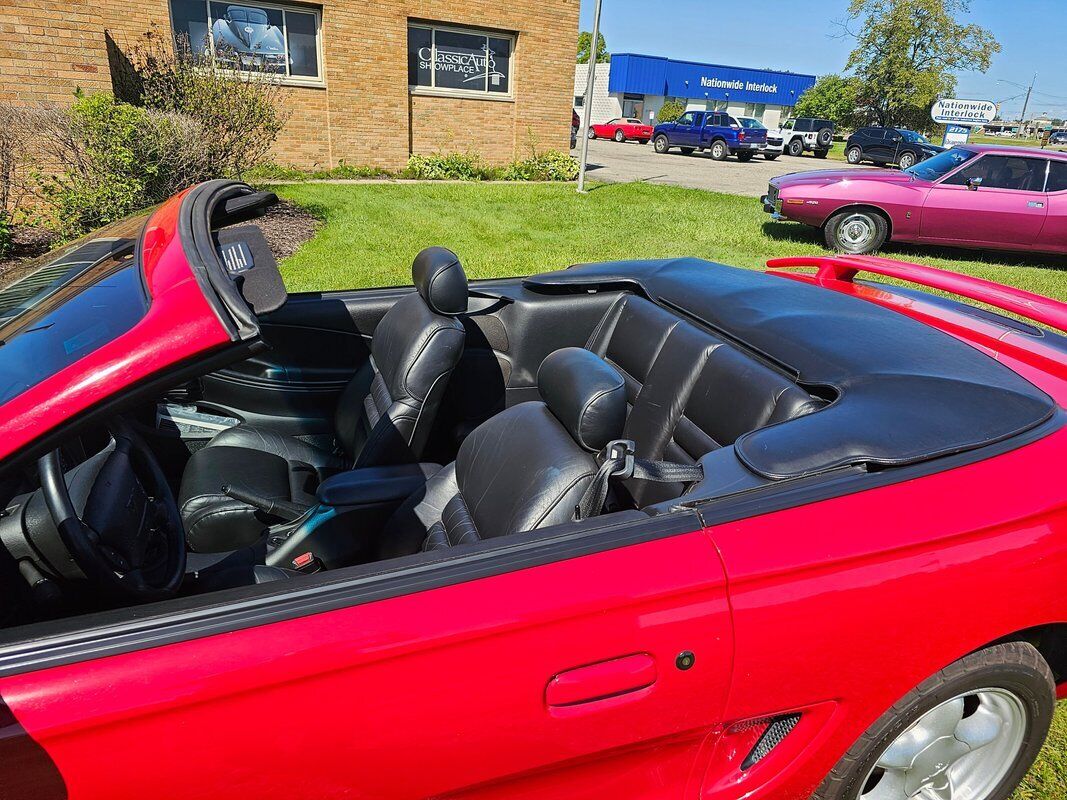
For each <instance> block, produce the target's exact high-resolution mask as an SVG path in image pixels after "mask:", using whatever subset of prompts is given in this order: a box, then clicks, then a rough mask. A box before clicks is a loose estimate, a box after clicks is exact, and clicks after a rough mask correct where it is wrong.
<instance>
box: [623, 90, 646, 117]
mask: <svg viewBox="0 0 1067 800" xmlns="http://www.w3.org/2000/svg"><path fill="white" fill-rule="evenodd" d="M622 115H623V116H624V117H629V118H631V119H640V120H644V118H645V96H644V95H643V94H624V95H623V96H622Z"/></svg>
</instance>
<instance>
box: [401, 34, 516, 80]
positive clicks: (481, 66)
mask: <svg viewBox="0 0 1067 800" xmlns="http://www.w3.org/2000/svg"><path fill="white" fill-rule="evenodd" d="M436 50H437V59H436V61H434V60H433V56H434V53H433V50H432V49H431V48H429V47H423V48H421V49H420V50H419V69H429V68H430V64H431V62H432V63H433V67H434V70H435V71H437V72H438V73H442V72H451V73H454V74H456V75H459V76H460V77H461V78H462V80H463V82H464V83H469V82H471V81H477V80H482V81H484V80H485V78H486V76H487V75H488V77H489V81H490V82H491V83H492V84H493V85H494V86H498V85H499V84H500V81H501V79H502V78H504V77H505V75H504V73H503V72H500V71H499V70H498V69H497V68H496V59H495V58H494V55H495V53H494V52H493V51H492V50H491V49H490V48H489V46H488V45H487V44H486V45H482V50H481V52H477V51H470V50H459V49H455V50H453V49H449V48H445V47H437V48H436Z"/></svg>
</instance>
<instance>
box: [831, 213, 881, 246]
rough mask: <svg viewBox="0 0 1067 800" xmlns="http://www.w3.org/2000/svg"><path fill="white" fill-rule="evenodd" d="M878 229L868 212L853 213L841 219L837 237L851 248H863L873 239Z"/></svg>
mask: <svg viewBox="0 0 1067 800" xmlns="http://www.w3.org/2000/svg"><path fill="white" fill-rule="evenodd" d="M876 232H877V229H876V228H875V226H874V221H873V220H872V219H871V218H870V217H868V216H867V215H866V214H851V215H849V216H847V217H845V218H844V219H843V220H841V224H840V225H839V226H838V229H837V238H838V239H840V240H841V244H843V245H845V247H847V248H848V249H850V250H862V249H863V248H865V247H867V245H869V244H870V243H871V241H873V239H874V237H875V234H876Z"/></svg>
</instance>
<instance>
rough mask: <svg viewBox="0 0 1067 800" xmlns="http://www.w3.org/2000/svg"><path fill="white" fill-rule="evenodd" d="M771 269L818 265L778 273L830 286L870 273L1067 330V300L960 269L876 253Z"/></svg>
mask: <svg viewBox="0 0 1067 800" xmlns="http://www.w3.org/2000/svg"><path fill="white" fill-rule="evenodd" d="M767 266H768V267H770V269H772V270H780V269H792V268H796V267H815V270H816V271H815V274H814V275H813V276H810V277H809V276H799V275H792V274H790V273H787V272H783V273H778V274H780V275H782V276H783V277H786V278H794V279H805V280H809V281H810V282H812V283H815V284H817V285H820V286H825V287H826V288H828V289H832V288H834V287H833V285H832V282H842V283H850V284H851V283H853V282H854V279H855V277H856V275H857V274H858V273H860V272H867V273H870V274H872V275H882V276H885V277H887V278H896V279H898V280H902V281H907V282H909V283H915V284H918V285H920V286H927V287H929V288H931V289H938V290H940V291H943V292H948V293H950V294H954V295H958V296H960V297H966V298H968V299H970V300H977V301H978V302H980V303H985V304H986V305H989V306H992V307H993V308H997V309H1000V310H1001V311H1007V312H1008V313H1011V314H1015V315H1017V316H1020V317H1023V318H1024V319H1028V320H1032V321H1034V322H1037V323H1040V324H1042V325H1047V326H1048V327H1050V328H1055V329H1057V330H1061V331H1067V303H1061V302H1060V301H1059V300H1053V299H1051V298H1049V297H1043V296H1041V295H1039V294H1034V293H1033V292H1027V291H1025V290H1023V289H1015V288H1012V287H1010V286H1004V285H1002V284H999V283H994V282H993V281H987V280H985V279H984V278H974V277H971V276H970V275H962V274H960V273H958V272H950V271H948V270H943V269H937V268H935V267H924V266H922V265H921V264H909V263H905V262H902V261H893V260H892V259H888V258H878V257H877V256H795V257H790V258H773V259H771V260H770V261H768V262H767Z"/></svg>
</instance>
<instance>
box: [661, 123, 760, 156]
mask: <svg viewBox="0 0 1067 800" xmlns="http://www.w3.org/2000/svg"><path fill="white" fill-rule="evenodd" d="M652 144H653V146H654V147H655V149H656V152H657V153H666V152H667V151H668V150H670V149H671V148H672V147H677V148H678V149H679V150H681V151H682V152H683V153H685V154H686V155H689V154H690V153H692V152H693V151H694V150H709V151H711V157H712V158H713V159H715V160H716V161H722V160H723V159H724V158H726V157H727V156H728V155H731V154H732V155H735V156H737V160H738V161H751V160H752V157H753V156H754V155H756V153H759V152H761V151H763V150H764V149H766V147H767V129H766V128H744V127H742V126H741V123H739V122H738V121H737V120H736V119H734V118H733V117H731V116H730V115H729V114H727V113H726V112H725V111H687V112H685V113H684V114H682V116H680V117H678V119H676V120H675V121H674V122H664V123H661V124H659V125H657V126H656V129H655V130H654V131H653V132H652Z"/></svg>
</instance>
